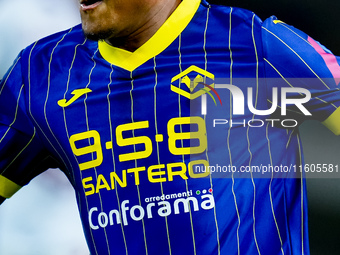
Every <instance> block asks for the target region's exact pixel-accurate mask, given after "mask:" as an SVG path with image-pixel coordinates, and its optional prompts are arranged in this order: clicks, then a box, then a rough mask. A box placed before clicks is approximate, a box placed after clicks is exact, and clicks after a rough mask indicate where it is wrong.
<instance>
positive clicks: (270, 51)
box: [262, 17, 340, 135]
mask: <svg viewBox="0 0 340 255" xmlns="http://www.w3.org/2000/svg"><path fill="white" fill-rule="evenodd" d="M262 40H263V51H264V62H265V71H266V78H268V79H271V78H272V79H273V80H275V79H276V78H280V80H283V81H284V82H283V83H284V85H282V84H279V85H278V87H281V86H287V87H292V88H303V89H306V90H308V91H309V92H310V95H311V98H310V99H309V100H308V101H307V100H306V101H307V102H305V103H304V105H303V106H304V107H305V108H306V109H307V111H308V112H309V113H310V114H311V117H308V119H310V118H312V119H315V120H319V121H321V122H322V123H323V124H324V125H326V126H327V127H328V128H329V129H330V130H331V131H332V132H334V133H335V134H337V135H340V85H339V84H340V65H339V63H340V58H339V57H336V56H334V55H333V54H332V52H330V51H329V50H328V49H327V48H325V47H324V46H323V45H321V44H320V43H319V42H317V41H316V40H314V39H313V38H311V37H310V36H308V35H307V34H305V33H303V32H302V31H300V30H298V29H296V28H295V27H293V26H290V25H287V24H286V23H284V22H282V21H280V20H278V19H276V17H271V18H269V19H267V20H265V21H264V23H263V26H262ZM277 84H278V82H272V84H271V85H270V86H269V87H272V86H277ZM300 94H301V93H300ZM296 96H297V97H298V95H296ZM303 96H305V95H303Z"/></svg>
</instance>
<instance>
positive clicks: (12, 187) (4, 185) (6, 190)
mask: <svg viewBox="0 0 340 255" xmlns="http://www.w3.org/2000/svg"><path fill="white" fill-rule="evenodd" d="M19 189H21V186H19V185H18V184H16V183H14V182H12V181H11V180H9V179H7V178H6V177H4V176H2V175H0V196H2V197H4V198H10V197H11V196H13V195H14V193H16V192H17V191H18V190H19Z"/></svg>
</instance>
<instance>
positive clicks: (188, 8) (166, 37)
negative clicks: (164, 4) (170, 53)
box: [98, 0, 201, 72]
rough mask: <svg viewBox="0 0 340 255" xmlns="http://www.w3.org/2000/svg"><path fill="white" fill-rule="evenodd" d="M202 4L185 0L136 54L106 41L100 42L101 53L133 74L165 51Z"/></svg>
mask: <svg viewBox="0 0 340 255" xmlns="http://www.w3.org/2000/svg"><path fill="white" fill-rule="evenodd" d="M200 3H201V1H200V0H183V1H182V2H181V3H180V4H179V6H178V7H177V9H176V10H175V11H174V12H173V13H172V14H171V16H170V17H169V18H168V19H167V20H166V21H165V23H164V24H163V25H162V26H161V27H160V28H159V29H158V31H157V32H156V33H155V34H154V35H153V36H152V37H151V38H150V39H149V40H148V41H147V42H146V43H144V44H143V45H142V46H141V47H139V48H138V49H137V50H135V51H134V52H129V51H126V50H123V49H119V48H116V47H113V46H111V45H109V44H108V43H106V42H105V41H99V42H98V48H99V52H100V54H101V55H102V56H103V58H104V59H105V60H106V61H108V62H109V63H111V64H113V65H115V66H119V67H121V68H123V69H125V70H128V71H130V72H131V71H133V70H135V69H136V68H137V67H139V66H140V65H142V64H144V63H145V62H146V61H148V60H149V59H151V58H153V57H155V56H157V55H158V54H160V53H161V52H162V51H164V50H165V49H166V48H167V47H168V46H169V45H170V44H171V43H172V42H173V41H174V40H175V39H176V38H177V37H178V36H179V34H180V33H181V32H182V31H183V30H184V29H185V28H186V26H187V25H188V24H189V22H190V21H191V19H192V18H193V17H194V15H195V13H196V11H197V9H198V7H199V5H200Z"/></svg>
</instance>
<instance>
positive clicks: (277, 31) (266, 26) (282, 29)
mask: <svg viewBox="0 0 340 255" xmlns="http://www.w3.org/2000/svg"><path fill="white" fill-rule="evenodd" d="M262 32H263V36H264V37H276V38H277V39H280V38H281V39H282V40H285V39H289V40H294V39H302V40H307V39H308V35H307V34H306V33H304V32H303V31H301V30H300V29H298V28H296V27H294V26H292V25H289V24H287V23H285V22H284V21H282V20H280V19H278V18H277V17H276V16H271V17H269V18H267V19H266V20H265V21H264V22H263V23H262Z"/></svg>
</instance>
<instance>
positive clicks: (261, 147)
mask: <svg viewBox="0 0 340 255" xmlns="http://www.w3.org/2000/svg"><path fill="white" fill-rule="evenodd" d="M339 70H340V67H339V65H338V62H337V59H336V57H334V56H333V55H332V54H331V53H330V52H328V51H327V50H326V49H324V48H323V47H322V46H321V45H320V44H319V43H317V42H316V41H314V40H313V39H311V38H310V37H308V36H307V35H306V34H304V33H303V32H301V31H299V30H297V29H295V28H294V27H291V26H289V25H287V24H285V23H283V22H280V21H278V20H277V19H276V18H275V17H271V18H269V19H267V20H266V21H264V22H262V21H261V20H260V19H259V18H258V17H257V16H256V15H255V14H253V13H252V12H249V11H246V10H243V9H238V8H231V7H222V6H215V5H209V4H208V3H206V2H204V1H203V2H199V1H198V0H184V1H182V3H181V4H180V5H179V7H178V8H177V9H176V10H175V12H174V13H173V14H172V15H171V16H170V18H169V19H168V20H167V21H166V22H165V23H164V25H163V26H162V27H161V28H160V29H159V31H158V32H157V33H156V34H155V35H154V36H153V37H152V38H151V39H150V40H149V41H148V42H146V43H145V44H144V45H143V46H141V47H140V48H139V49H137V50H136V51H135V52H133V53H131V52H127V51H124V50H122V49H118V48H115V47H112V46H110V45H108V44H106V43H105V42H103V41H100V42H95V41H91V40H88V39H86V38H84V35H83V33H82V30H81V26H76V27H74V28H72V29H70V30H68V31H64V32H60V33H57V34H54V35H52V36H50V37H47V38H44V39H42V40H39V41H37V42H36V43H34V44H32V45H31V46H29V47H28V48H26V49H25V50H23V51H22V52H21V53H20V55H19V56H18V58H17V59H16V61H15V62H14V64H13V66H12V67H11V68H10V69H9V71H8V72H7V74H6V75H5V76H4V78H3V79H2V81H1V87H0V109H1V112H0V124H1V125H0V169H1V170H0V173H1V175H0V195H1V196H2V197H6V198H9V197H10V196H11V195H12V194H14V193H15V192H16V191H17V190H18V189H19V188H20V187H21V186H23V185H26V184H27V183H28V182H29V181H30V180H31V179H32V178H33V177H34V176H36V175H38V174H39V173H41V172H42V171H44V170H46V169H48V168H53V167H59V168H60V169H61V170H62V171H64V172H65V174H66V175H67V177H68V178H69V180H70V182H71V183H72V185H73V186H74V189H75V193H76V196H77V202H78V206H79V212H80V215H81V219H82V223H83V228H84V232H85V235H86V239H87V243H88V246H89V249H90V252H91V254H100V255H103V254H150V255H151V254H157V255H159V254H174V255H178V254H185V255H187V254H203V255H206V254H262V255H267V254H268V255H273V254H286V255H288V254H299V255H301V254H309V247H308V230H307V200H306V191H305V181H304V178H303V171H300V169H299V166H300V165H302V164H303V153H302V147H301V142H300V137H299V132H298V124H300V123H301V122H302V121H303V120H305V119H311V118H313V119H317V120H319V121H322V122H323V123H324V124H325V125H327V126H328V127H329V128H330V129H331V130H332V131H334V132H335V133H338V132H339V129H340V126H339V116H340V111H339V106H340V91H339V85H338V83H339V81H338V78H339V77H340V76H339V74H340V71H339ZM230 85H233V86H230ZM249 89H251V91H250V90H249ZM292 89H296V90H292ZM275 91H276V92H277V93H276V92H275ZM285 91H286V92H285ZM287 91H288V92H287ZM308 91H309V92H310V96H311V97H310V98H309V97H308V95H309V93H308ZM288 94H289V95H290V96H291V98H290V99H287V100H291V101H289V102H290V103H287V102H288V101H285V97H284V96H285V95H288ZM282 95H283V96H282ZM249 98H250V99H249ZM275 98H276V99H275ZM249 100H250V101H251V103H249ZM292 100H293V101H294V100H298V101H294V102H300V103H301V104H298V103H296V104H295V103H292V102H293V101H292ZM299 100H301V101H299ZM302 101H303V103H302ZM285 103H286V105H287V109H286V111H287V113H286V114H283V112H282V110H283V109H282V108H285ZM250 104H251V105H253V106H254V108H255V109H257V110H262V111H265V110H268V109H271V106H272V105H274V106H277V107H274V108H275V109H276V111H274V110H273V111H268V114H261V112H259V111H258V112H256V111H255V110H254V109H252V108H251V107H249V105H250ZM274 108H273V109H274ZM291 113H295V114H294V115H290V114H291ZM222 123H223V124H222ZM242 169H243V171H242ZM273 169H276V170H277V171H273ZM280 169H281V170H280ZM257 170H262V171H257ZM271 170H272V171H271ZM277 173H279V174H277Z"/></svg>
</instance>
